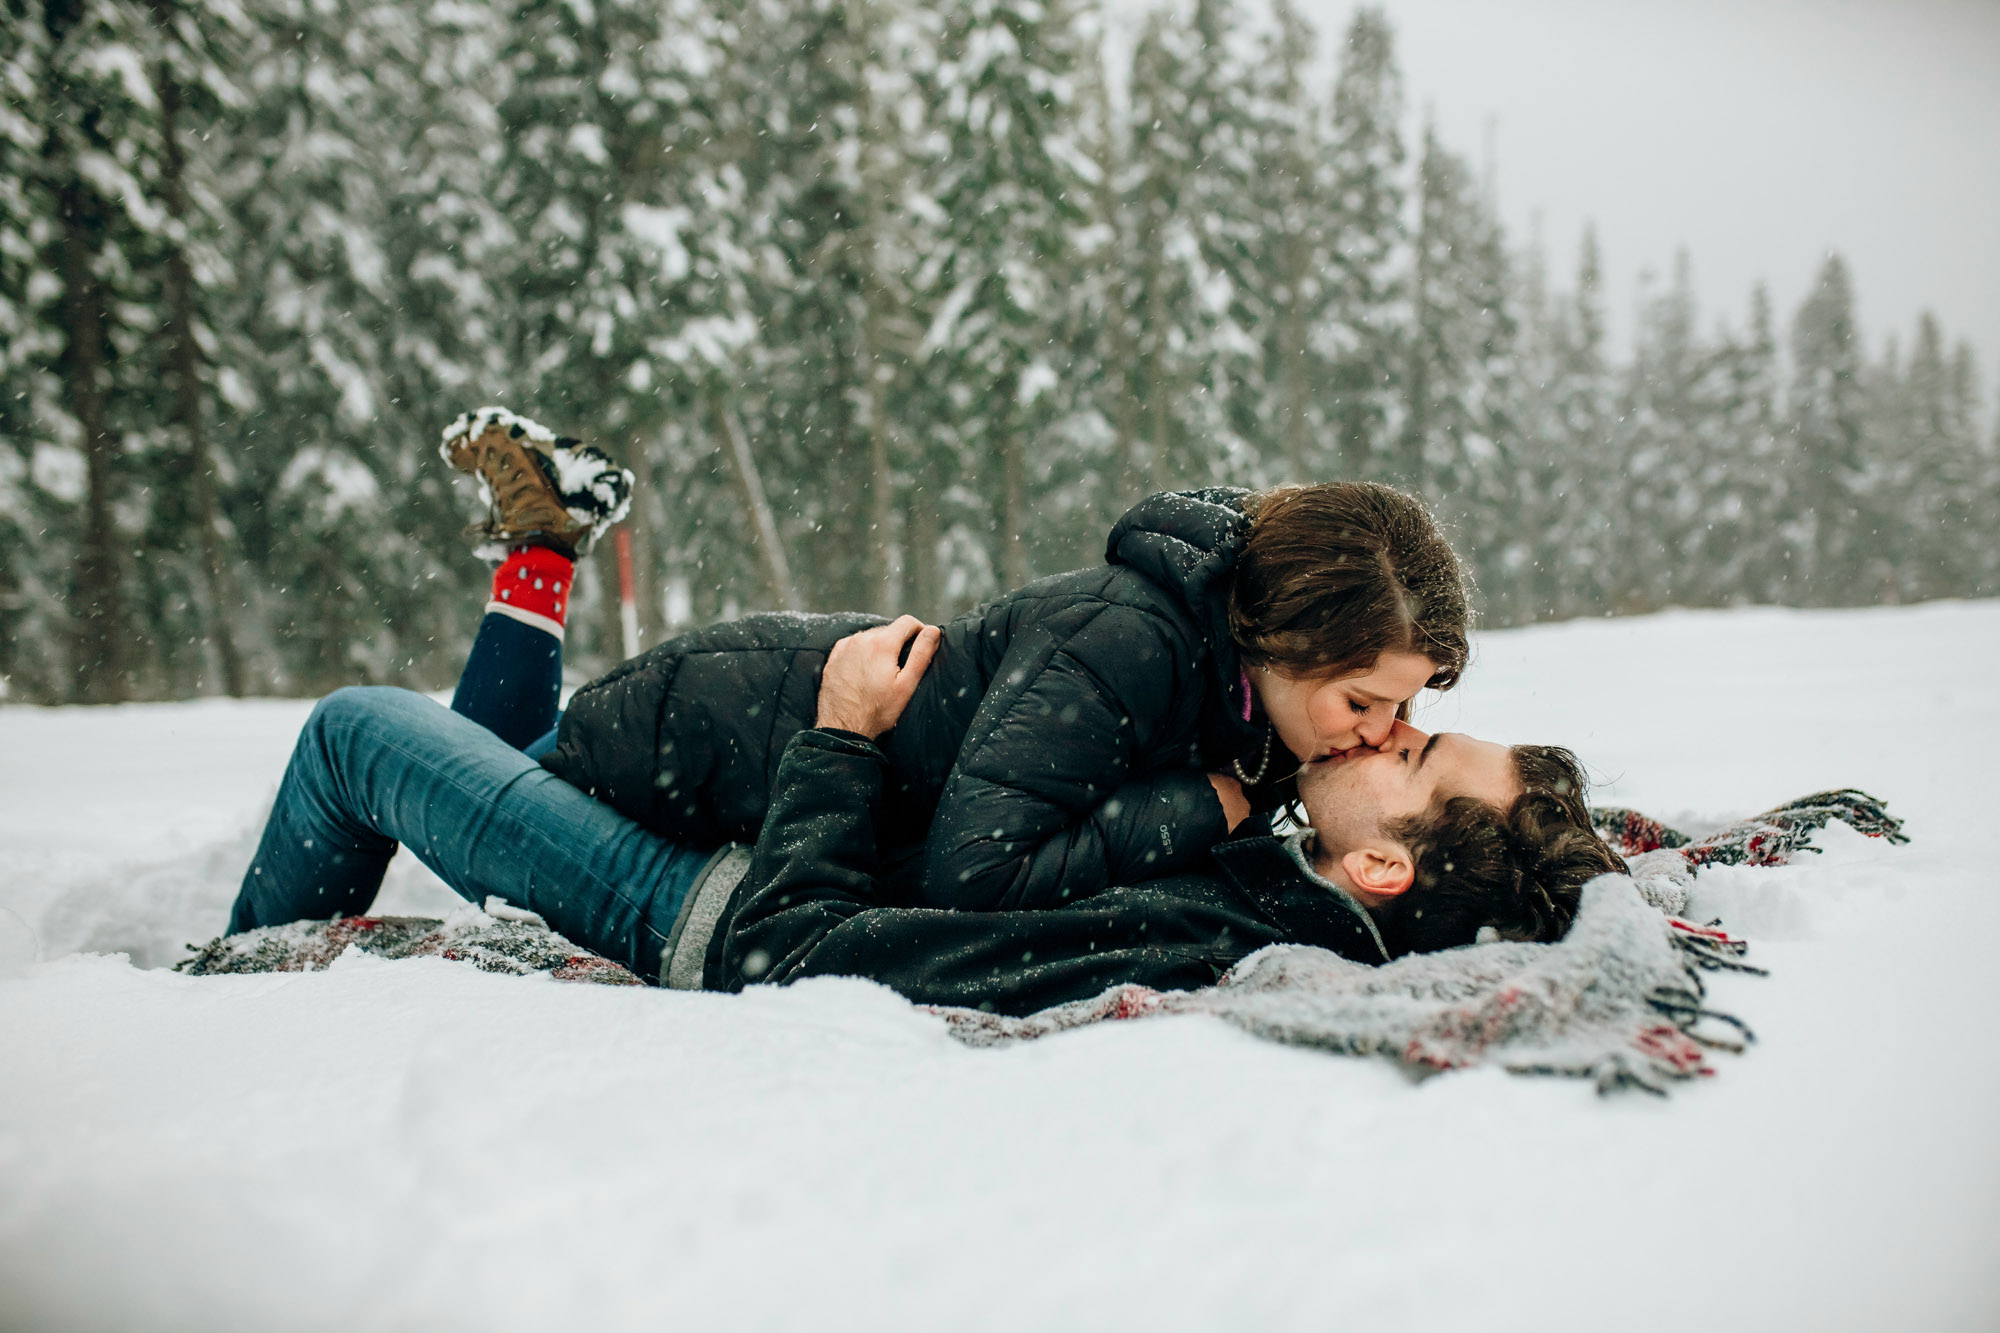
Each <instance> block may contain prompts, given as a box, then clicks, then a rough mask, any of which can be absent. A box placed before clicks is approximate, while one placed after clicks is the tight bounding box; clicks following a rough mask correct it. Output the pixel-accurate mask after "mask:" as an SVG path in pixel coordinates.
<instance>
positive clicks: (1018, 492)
mask: <svg viewBox="0 0 2000 1333" xmlns="http://www.w3.org/2000/svg"><path fill="white" fill-rule="evenodd" d="M1000 526H1002V532H1000V584H1002V586H1008V588H1018V586H1024V584H1026V582H1028V540H1026V534H1028V460H1026V458H1022V446H1020V432H1016V430H1008V432H1006V434H1004V436H1002V438H1000Z"/></svg>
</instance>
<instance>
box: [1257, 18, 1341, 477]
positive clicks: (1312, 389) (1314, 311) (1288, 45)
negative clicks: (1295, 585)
mask: <svg viewBox="0 0 2000 1333" xmlns="http://www.w3.org/2000/svg"><path fill="white" fill-rule="evenodd" d="M1316 43H1317V34H1316V33H1315V32H1314V31H1313V28H1312V25H1311V24H1310V23H1309V22H1307V20H1306V18H1305V16H1304V15H1302V14H1301V13H1300V12H1299V11H1298V8H1297V7H1296V6H1295V5H1293V4H1292V3H1291V2H1290V0H1274V3H1273V4H1272V6H1271V25H1270V28H1269V29H1268V31H1267V32H1266V33H1265V34H1264V37H1263V40H1262V42H1261V48H1260V52H1259V57H1258V59H1257V61H1256V64H1255V65H1254V66H1253V69H1252V77H1253V79H1254V80H1255V82H1254V91H1255V94H1256V102H1255V110H1256V119H1255V122H1254V125H1255V130H1256V134H1257V142H1256V162H1257V168H1256V171H1255V172H1254V173H1253V176H1252V184H1253V188H1254V189H1255V191H1256V193H1255V195H1254V196H1253V201H1254V206H1255V211H1256V214H1257V230H1258V237H1257V241H1256V243H1255V245H1254V246H1252V247H1251V248H1250V256H1249V257H1250V260H1251V266H1250V267H1251V268H1252V271H1253V272H1254V275H1255V276H1254V281H1253V283H1252V284H1251V287H1250V290H1251V293H1252V295H1253V296H1254V298H1255V300H1256V302H1257V307H1256V310H1255V315H1256V318H1255V319H1254V320H1253V321H1251V322H1252V325H1253V327H1254V328H1255V330H1256V332H1257V335H1258V341H1259V344H1260V347H1261V351H1262V357H1263V362H1262V366H1261V372H1262V373H1261V377H1260V378H1261V383H1260V384H1259V385H1258V386H1255V387H1257V388H1258V389H1259V390H1261V392H1258V393H1257V394H1256V395H1255V396H1254V398H1253V401H1252V403H1251V407H1252V408H1253V409H1254V417H1255V429H1254V431H1253V432H1252V433H1251V434H1252V438H1253V439H1254V440H1255V441H1256V442H1257V443H1259V444H1261V445H1262V446H1263V449H1262V453H1263V457H1262V459H1261V462H1262V465H1263V467H1262V470H1263V472H1264V473H1265V474H1266V475H1267V476H1268V477H1269V478H1271V479H1283V480H1286V481H1293V482H1304V481H1313V480H1318V479H1323V478H1328V477H1334V476H1337V475H1339V474H1340V464H1341V461H1342V459H1341V455H1340V451H1339V448H1338V446H1337V441H1336V440H1335V439H1334V438H1333V431H1332V428H1331V426H1330V423H1329V418H1328V409H1329V407H1330V406H1331V404H1330V403H1329V401H1328V400H1327V399H1326V397H1325V396H1324V395H1323V394H1322V393H1321V392H1320V386H1322V385H1324V384H1326V383H1327V382H1328V380H1329V379H1330V378H1331V375H1332V363H1331V362H1330V361H1329V360H1328V359H1327V358H1326V357H1325V356H1324V355H1323V354H1322V351H1321V348H1320V347H1319V346H1318V345H1317V344H1316V342H1315V340H1314V338H1313V336H1312V335H1313V331H1314V330H1316V329H1321V328H1323V327H1325V326H1326V325H1327V324H1328V322H1329V320H1330V319H1331V318H1332V316H1333V298H1334V295H1335V292H1336V291H1337V290H1338V288H1337V285H1336V284H1335V283H1334V282H1332V281H1330V280H1329V275H1330V274H1331V273H1332V272H1334V271H1335V270H1336V263H1335V254H1334V250H1335V243H1336V240H1337V235H1336V232H1335V231H1334V229H1333V227H1332V226H1331V225H1329V224H1330V221H1331V218H1330V203H1331V190H1330V185H1329V160H1328V152H1327V143H1326V133H1327V130H1326V123H1325V112H1324V108H1323V107H1322V106H1321V104H1320V102H1319V100H1318V99H1317V98H1315V97H1314V96H1313V94H1312V92H1311V90H1310V89H1309V87H1308V86H1307V79H1308V75H1309V73H1310V71H1311V70H1312V68H1313V62H1314V54H1315V53H1314V47H1315V45H1316Z"/></svg>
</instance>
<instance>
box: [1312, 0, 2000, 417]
mask: <svg viewBox="0 0 2000 1333" xmlns="http://www.w3.org/2000/svg"><path fill="white" fill-rule="evenodd" d="M1298 2H1299V4H1300V7H1301V9H1302V10H1304V11H1305V12H1307V13H1308V14H1310V15H1311V17H1312V18H1313V20H1314V22H1315V24H1316V25H1317V26H1318V27H1319V29H1320V32H1321V39H1322V44H1323V46H1331V45H1332V43H1333V42H1335V41H1336V40H1337V38H1338V35H1339V33H1340V31H1341V30H1342V29H1343V28H1344V27H1345V26H1346V23H1347V20H1348V17H1349V16H1350V15H1351V14H1352V13H1353V11H1354V9H1355V5H1354V4H1353V3H1352V2H1351V0H1298ZM1382 7H1383V8H1384V10H1385V11H1386V12H1387V13H1388V15H1389V18H1390V20H1391V22H1392V23H1393V24H1394V25H1395V28H1396V35H1397V42H1398V55H1399V59H1400V63H1401V66H1402V69H1403V77H1404V90H1405V94H1406V96H1407V97H1408V99H1409V103H1410V107H1411V110H1412V113H1413V121H1414V120H1415V119H1416V118H1417V117H1420V116H1421V114H1422V112H1423V110H1424V108H1425V107H1426V106H1429V107H1430V108H1432V109H1433V110H1434V113H1435V115H1436V117H1437V121H1438V125H1439V128H1440V130H1441V132H1442V133H1443V135H1444V137H1445V139H1446V141H1447V142H1448V143H1450V144H1452V145H1453V146H1454V147H1456V148H1457V149H1458V150H1459V151H1461V152H1463V153H1464V154H1466V155H1467V156H1468V157H1470V158H1471V159H1472V160H1473V161H1474V162H1475V164H1476V163H1478V162H1479V161H1480V159H1481V157H1482V155H1483V143H1484V128H1483V127H1484V124H1485V121H1486V119H1487V117H1488V116H1492V117H1494V118H1495V121H1496V135H1495V138H1496V142H1497V154H1496V156H1497V162H1498V180H1499V196H1500V208H1501V213H1502V215H1503V217H1504V218H1505V220H1506V222H1507V225H1508V229H1509V232H1510V234H1511V235H1512V236H1513V237H1514V238H1515V240H1516V241H1517V242H1518V241H1520V240H1524V239H1525V238H1526V237H1527V236H1528V234H1529V227H1530V224H1531V221H1532V219H1533V218H1534V216H1535V215H1536V214H1537V213H1538V212H1539V214H1540V215H1541V219H1542V235H1543V238H1544V242H1545V247H1546V249H1547V251H1548V253H1549V259H1550V268H1551V271H1552V274H1553V275H1554V276H1556V277H1557V278H1558V279H1561V280H1564V281H1565V282H1566V281H1567V278H1568V275H1570V274H1572V273H1573V272H1574V270H1575V263H1576V251H1577V243H1578V240H1579V238H1580V236H1581V234H1582V229H1583V225H1584V223H1585V222H1586V220H1589V221H1594V222H1595V223H1596V225H1597V230H1598V239H1599V242H1600V244H1601V246H1602V248H1603V253H1604V256H1605V262H1606V278H1607V288H1608V291H1607V296H1608V303H1609V306H1610V309H1611V314H1612V317H1613V321H1614V328H1615V329H1616V330H1617V331H1618V333H1619V335H1620V336H1621V338H1622V337H1623V335H1624V334H1625V333H1626V332H1627V331H1629V328H1630V322H1631V321H1630V317H1631V311H1632V308H1633V304H1634V294H1635V292H1636V290H1637V287H1638V283H1639V281H1640V275H1641V272H1642V271H1643V270H1646V269H1651V270H1652V271H1653V272H1654V273H1655V274H1657V275H1658V276H1659V277H1660V278H1661V279H1664V277H1665V276H1666V275H1667V274H1668V273H1670V271H1671V266H1672V263H1673V255H1674V250H1675V249H1676V247H1678V246H1681V245H1685V246H1686V247H1687V249H1688V252H1689V254H1690V256H1691V257H1692V260H1693V264H1694V275H1695V283H1696V287H1697V290H1698V291H1699V293H1700V295H1701V299H1702V304H1703V322H1704V324H1707V325H1713V323H1714V321H1715V320H1716V319H1717V318H1718V317H1723V318H1727V319H1728V320H1729V321H1730V322H1731V323H1732V324H1735V325H1738V326H1740V325H1741V324H1742V323H1743V321H1744V319H1745V317H1746V314H1747V310H1748V305H1749V293H1750V288H1751V285H1752V283H1754V282H1756V281H1757V280H1759V279H1762V280H1764V281H1765V282H1766V283H1768V284H1769V286H1770V289H1771V294H1772V297H1773V300H1774V301H1775V303H1776V307H1777V314H1778V319H1779V330H1780V333H1781V334H1782V333H1783V331H1784V330H1785V329H1786V328H1787V327H1789V324H1790V320H1791V315H1792V312H1793V310H1795V309H1796V308H1797V305H1798V303H1799V301H1800V300H1801V299H1802V298H1803V296H1804V295H1805V293H1806V290H1807V288H1808V286H1809V284H1810V282H1811V279H1812V277H1813V274H1814V273H1815V271H1816V270H1817V268H1818V266H1819V264H1820V262H1821V259H1822V258H1823V256H1824V255H1825V254H1826V252H1827V251H1828V250H1830V249H1834V250H1838V251H1840V252H1841V254H1843V255H1844V256H1846V258H1847V260H1848V263H1849V264H1850V266H1851V268H1852V271H1853V274H1854V279H1855V286H1856V289H1857V292H1858V297H1859V305H1860V313H1861V319H1862V325H1863V327H1864V329H1866V331H1867V335H1868V341H1869V350H1870V353H1871V355H1872V354H1874V353H1875V352H1878V351H1879V350H1880V347H1881V340H1882V337H1883V336H1884V335H1885V334H1887V333H1889V332H1892V331H1893V332H1897V333H1899V334H1900V335H1901V340H1902V342H1903V345H1904V347H1905V348H1907V347H1908V345H1909V341H1910V337H1911V335H1912V331H1913V330H1914V328H1915V326H1916V319H1917V314H1918V312H1919V311H1920V310H1922V309H1924V308H1926V307H1928V308H1930V309H1932V310H1934V311H1935V312H1936V313H1937V315H1938V317H1939V319H1940V320H1942V321H1943V323H1944V327H1945V332H1946V334H1947V336H1949V337H1952V338H1957V337H1967V338H1970V339H1971V340H1972V342H1973V344H1974V346H1975V348H1976V349H1977V350H1978V354H1979V362H1980V372H1981V382H1982V386H1983V389H1982V397H1983V399H1984V405H1985V407H1986V410H1987V411H1988V412H1989V414H1990V412H1991V410H1992V405H1993V402H1994V397H1995V392H1996V378H2000V376H1997V375H1996V372H2000V0H1385V3H1384V4H1383V6H1382ZM1329 68H1330V65H1329ZM1989 419H1990V416H1989Z"/></svg>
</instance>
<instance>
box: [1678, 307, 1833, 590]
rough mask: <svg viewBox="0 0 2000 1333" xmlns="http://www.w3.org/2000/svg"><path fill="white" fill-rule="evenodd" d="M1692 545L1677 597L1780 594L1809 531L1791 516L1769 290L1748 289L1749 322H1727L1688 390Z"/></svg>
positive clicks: (1680, 575) (1789, 472) (1681, 569)
mask: <svg viewBox="0 0 2000 1333" xmlns="http://www.w3.org/2000/svg"><path fill="white" fill-rule="evenodd" d="M1693 399H1694V402H1695V403H1696V404H1698V405H1699V409H1700V410H1699V416H1698V417H1697V419H1696V420H1695V422H1694V437H1693V446H1694V447H1693V452H1692V459H1691V461H1692V463H1693V469H1692V472H1693V478H1692V479H1693V485H1694V488H1695V492H1696V495H1697V499H1698V503H1697V508H1696V513H1695V516H1694V519H1693V527H1694V531H1693V536H1694V538H1695V540H1694V541H1693V542H1692V543H1691V544H1690V546H1689V547H1688V549H1689V550H1690V552H1691V553H1692V554H1691V555H1690V556H1689V557H1688V562H1684V563H1683V564H1681V565H1680V566H1679V567H1677V569H1676V570H1675V572H1674V589H1675V597H1676V599H1677V600H1680V601H1683V602H1688V603H1693V604H1696V605H1718V606H1726V605H1731V604H1736V603H1742V602H1770V601H1776V600H1782V598H1783V593H1784V590H1785V588H1786V587H1787V586H1788V584H1789V581H1790V578H1791V571H1792V569H1793V568H1794V565H1795V562H1796V560H1797V558H1798V556H1799V554H1800V553H1801V551H1802V550H1803V549H1804V542H1805V541H1806V539H1807V537H1808V536H1809V533H1807V532H1806V531H1804V530H1802V529H1801V526H1800V524H1799V523H1798V521H1797V520H1796V519H1792V518H1788V517H1787V516H1788V515H1790V514H1791V513H1792V512H1793V511H1794V510H1795V508H1796V506H1795V505H1794V504H1793V503H1792V502H1791V500H1790V499H1789V491H1788V487H1789V485H1790V483H1791V479H1792V476H1793V469H1791V468H1790V467H1788V466H1787V465H1786V463H1785V462H1784V457H1783V454H1784V449H1785V448H1786V447H1787V444H1786V439H1785V437H1784V436H1783V435H1782V433H1781V431H1780V428H1779V425H1780V423H1779V419H1778V356H1777V344H1776V341H1775V340H1774V338H1773V337H1772V334H1771V299H1770V296H1769V294H1768V293H1767V292H1766V291H1765V289H1764V287H1763V285H1762V284H1761V283H1760V284H1759V285H1758V286H1757V287H1756V288H1755V289H1754V290H1753V291H1752V293H1751V299H1750V327H1749V331H1748V333H1747V335H1745V336H1742V337H1738V336H1735V335H1733V334H1730V333H1728V332H1727V331H1725V332H1723V333H1722V334H1721V335H1720V337H1719V338H1718V341H1717V343H1716V344H1715V345H1714V347H1713V348H1712V349H1711V350H1710V351H1709V352H1708V353H1707V354H1706V355H1705V356H1704V357H1703V358H1702V362H1701V371H1700V375H1699V378H1698V379H1697V381H1696V383H1695V385H1694V389H1693Z"/></svg>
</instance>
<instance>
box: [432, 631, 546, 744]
mask: <svg viewBox="0 0 2000 1333" xmlns="http://www.w3.org/2000/svg"><path fill="white" fill-rule="evenodd" d="M562 662H563V645H562V640H561V639H558V638H557V637H556V636H555V635H553V634H550V633H549V632H548V631H546V630H540V629H536V628H535V627H534V626H533V625H525V624H523V623H521V622H520V621H518V620H516V619H514V618H513V617H512V616H503V615H501V614H499V613H498V612H496V611H488V612H487V613H486V618H485V619H484V620H481V621H480V622H479V634H478V636H477V637H476V638H474V639H473V641H472V652H471V654H470V655H469V656H468V657H467V658H466V659H465V673H464V674H463V675H461V676H460V677H459V678H458V689H457V690H456V691H455V692H454V693H453V694H452V696H451V711H452V712H454V713H458V714H461V715H462V716H465V717H468V718H471V719H472V720H473V721H474V722H477V723H478V724H479V725H480V726H482V727H485V728H486V729H487V730H488V731H490V732H492V733H493V734H494V735H495V736H498V737H499V738H500V739H501V740H503V741H505V742H507V744H509V745H511V746H513V747H514V748H515V749H517V750H524V751H526V752H527V755H528V757H529V758H530V759H540V758H541V757H542V755H544V754H545V753H547V752H548V751H549V750H550V749H552V748H554V746H555V740H556V733H555V726H556V719H557V717H559V716H560V715H561V714H560V710H559V709H558V707H557V705H558V703H559V702H560V701H561V698H562Z"/></svg>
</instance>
